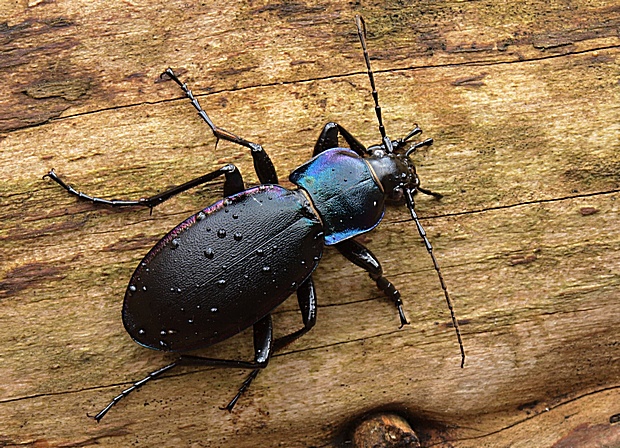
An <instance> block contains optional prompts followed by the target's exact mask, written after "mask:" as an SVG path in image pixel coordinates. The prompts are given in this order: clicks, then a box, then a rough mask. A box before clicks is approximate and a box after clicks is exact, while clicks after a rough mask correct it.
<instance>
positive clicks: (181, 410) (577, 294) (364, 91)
mask: <svg viewBox="0 0 620 448" xmlns="http://www.w3.org/2000/svg"><path fill="white" fill-rule="evenodd" d="M403 3H404V2H389V1H384V2H378V3H373V4H367V3H366V2H364V3H361V2H329V1H325V2H321V3H317V2H312V1H308V2H281V3H268V2H261V1H249V2H235V1H229V0H224V1H220V2H212V1H210V0H208V1H206V2H181V1H176V0H167V1H165V2H164V1H151V2H141V1H139V0H138V1H110V2H105V3H104V2H91V1H80V0H72V1H65V0H58V1H55V2H46V1H37V0H29V1H28V2H26V1H21V2H9V1H7V0H2V2H1V4H0V92H2V95H0V127H1V132H2V133H1V134H0V157H1V161H0V176H1V179H2V182H1V183H0V194H1V197H0V201H1V207H0V218H1V220H2V226H1V228H0V238H1V239H2V243H1V244H0V251H1V253H0V255H1V256H0V260H1V261H0V266H1V272H0V325H1V326H2V329H3V331H2V332H1V334H0V338H1V339H0V341H1V342H0V347H1V350H0V378H2V382H1V383H2V386H0V391H1V392H0V446H36V447H40V446H90V445H95V444H97V446H196V447H197V446H214V447H217V446H235V447H256V446H267V447H268V446H286V447H309V446H317V447H326V446H340V444H342V443H344V442H346V440H347V438H348V437H349V436H348V435H347V431H349V430H350V429H351V427H352V425H353V423H354V422H355V421H356V420H358V419H359V418H360V417H361V416H362V415H364V414H366V413H368V412H370V411H377V410H382V409H384V410H391V411H395V412H397V413H399V414H401V415H403V416H405V417H407V418H408V420H409V421H410V423H411V424H412V426H413V428H414V430H415V431H416V434H417V435H418V436H419V437H420V439H421V442H422V445H423V446H455V447H479V446H490V447H495V446H497V447H507V446H511V447H526V446H527V447H529V446H538V447H551V446H555V447H568V446H592V447H596V446H620V424H618V423H615V424H613V423H610V421H613V420H614V418H612V416H614V415H617V414H619V413H620V326H619V325H618V322H619V321H620V307H619V306H618V303H619V299H620V293H619V290H618V287H619V285H620V250H619V249H620V238H619V232H618V228H619V224H618V219H619V208H620V205H619V202H618V199H619V198H620V81H619V80H620V59H619V58H620V37H619V34H618V29H620V7H619V6H618V3H617V2H613V1H608V2H605V1H600V2H596V1H594V2H585V1H577V0H576V1H572V2H559V1H553V0H552V1H525V2H502V1H490V2H486V3H482V2H448V3H443V2H440V3H433V4H431V5H427V6H421V4H420V5H403ZM355 14H362V15H363V16H364V17H365V18H366V22H367V25H368V29H369V36H368V45H369V50H370V52H371V56H372V58H373V60H372V63H373V67H374V69H375V71H376V80H377V86H378V89H379V95H380V101H381V105H382V107H383V111H384V119H385V125H386V128H387V130H388V133H389V134H390V136H392V137H393V138H396V137H400V136H404V135H405V134H406V133H407V132H408V131H409V130H410V129H411V128H412V127H413V125H414V123H418V124H419V125H420V126H421V127H422V128H423V129H424V131H425V134H424V135H425V136H429V137H433V138H434V139H435V145H434V146H433V147H431V148H428V149H424V150H423V151H421V152H420V153H419V154H418V155H417V156H416V161H417V165H418V173H419V175H420V177H421V179H422V183H423V185H424V186H426V187H427V188H430V189H433V190H437V191H439V192H441V193H443V194H444V195H445V197H444V198H443V199H442V200H441V201H437V200H434V199H432V198H429V197H425V196H419V197H418V200H417V209H418V214H419V215H420V216H422V217H424V218H425V219H424V220H423V221H422V222H423V225H424V226H425V228H426V231H427V232H428V234H429V237H430V239H431V241H432V243H433V245H434V247H435V249H436V253H437V257H438V259H439V263H440V265H441V266H442V269H443V274H444V276H445V278H446V281H447V283H448V286H449V288H450V289H451V292H452V295H453V299H454V302H455V308H456V312H457V314H458V317H459V319H460V323H461V330H462V332H463V339H464V343H465V349H466V352H467V356H468V357H467V362H466V365H465V368H464V369H460V368H459V352H458V347H457V345H456V338H455V336H454V333H453V331H452V328H450V326H449V314H448V312H447V310H446V308H445V305H444V302H443V299H442V296H441V290H440V289H439V286H438V282H437V278H436V276H435V275H434V272H433V270H432V265H431V262H430V260H429V257H428V255H427V254H426V252H425V250H424V248H423V246H422V245H421V243H420V241H419V237H418V235H417V233H416V231H415V227H414V225H413V224H412V223H411V222H408V220H407V211H406V209H404V208H398V207H395V208H394V207H393V208H390V209H389V210H388V211H387V213H386V218H385V219H384V221H383V222H382V224H381V225H380V226H379V227H378V228H377V229H376V230H375V231H373V232H371V233H369V234H368V235H366V236H365V237H364V238H363V241H365V243H367V244H368V246H369V247H370V248H371V249H372V250H373V252H374V253H375V254H376V255H377V256H378V257H379V258H380V259H381V261H382V263H383V266H384V268H385V272H386V275H387V276H388V278H390V279H391V280H392V281H393V282H394V283H395V284H396V285H397V286H398V287H399V288H400V290H401V292H402V294H403V298H404V301H405V309H406V312H407V314H408V316H409V319H410V320H411V323H412V324H411V325H410V326H407V327H405V328H403V329H401V330H399V329H398V317H397V314H396V312H395V310H394V309H393V306H392V305H391V304H390V303H389V302H388V301H387V300H385V299H384V298H382V297H381V295H380V294H379V292H378V291H377V290H376V288H375V286H374V284H373V283H372V282H371V281H370V280H369V279H368V277H367V275H366V274H365V273H363V272H362V271H360V270H359V269H358V268H356V267H354V266H352V265H350V264H349V263H347V262H344V261H343V259H342V258H341V257H340V256H339V254H337V253H336V252H335V251H333V250H327V251H326V253H325V256H324V259H323V261H322V262H321V264H320V266H319V267H318V269H317V271H316V273H315V282H316V284H317V290H318V291H317V292H318V297H319V309H318V323H317V325H316V327H315V328H314V329H313V330H312V331H311V332H310V333H309V334H308V335H307V336H305V337H304V338H302V339H300V340H299V341H298V342H296V343H295V344H293V345H291V346H290V347H288V348H287V349H286V350H285V351H284V352H283V353H280V354H278V355H277V356H275V357H274V358H273V359H272V361H271V364H270V365H269V367H268V368H267V369H266V371H264V372H263V373H261V375H260V376H259V377H258V379H257V380H256V381H255V383H254V384H253V385H252V387H251V389H250V391H249V392H248V393H247V394H246V395H245V396H244V397H243V398H242V399H241V401H240V402H239V404H238V406H237V408H236V409H235V411H234V412H233V413H232V414H229V413H226V412H223V411H220V410H219V409H218V406H222V405H224V404H225V403H226V402H227V401H228V400H229V399H230V398H231V397H232V395H233V394H234V392H235V391H236V389H237V387H238V386H239V384H240V382H241V381H242V379H243V378H244V375H245V372H242V371H236V370H234V371H230V370H222V369H209V368H182V369H179V370H178V371H176V372H174V373H171V374H170V375H168V377H167V378H165V379H163V380H158V381H154V382H152V383H151V384H149V385H148V386H146V387H145V388H143V389H142V390H141V391H139V392H137V393H135V394H134V395H133V396H131V397H128V398H127V399H126V400H124V401H123V402H121V403H119V405H118V406H116V407H115V408H114V409H113V410H112V411H111V412H110V414H109V415H108V416H107V417H106V418H105V419H104V420H103V421H102V422H101V423H100V424H96V423H95V422H94V421H92V420H91V419H89V418H88V417H87V414H91V415H92V414H94V413H96V412H97V411H99V410H100V409H101V408H102V407H103V406H105V404H107V403H108V401H109V400H110V399H111V398H112V397H113V396H115V395H117V394H118V393H119V392H120V391H121V390H122V389H123V388H125V387H127V386H128V385H129V384H131V382H132V381H135V380H137V379H140V378H142V377H143V376H144V375H145V374H146V373H147V372H149V371H152V370H154V369H156V368H158V367H160V366H162V365H164V364H165V363H167V362H169V361H170V360H172V359H173V357H172V356H170V355H166V354H163V353H159V352H154V351H149V350H146V349H143V348H141V347H139V346H137V345H136V344H135V343H134V342H133V341H132V340H131V339H130V337H129V336H128V335H127V334H126V333H125V331H124V329H123V326H122V323H121V317H120V307H121V303H122V297H123V294H124V290H125V288H126V286H127V281H128V279H129V277H130V275H131V273H132V272H133V269H134V268H135V266H136V265H137V263H138V262H139V261H140V259H141V258H142V257H143V256H144V254H145V253H146V251H147V250H148V249H149V248H150V247H151V246H152V245H153V244H154V243H155V242H156V241H157V240H158V239H159V238H160V237H161V236H162V235H163V234H164V233H165V232H167V231H168V230H169V229H171V228H172V227H174V226H175V225H176V224H177V223H178V222H180V221H181V220H183V219H184V218H185V217H186V216H188V215H189V214H191V213H194V212H195V211H197V210H199V209H200V208H202V207H204V206H206V205H208V204H210V203H212V202H213V201H215V200H216V198H218V196H219V195H220V194H221V184H220V185H218V184H215V185H212V186H209V187H206V188H202V189H198V190H196V191H193V192H191V193H187V194H184V195H182V196H180V197H178V198H175V199H173V200H170V201H169V202H168V203H166V204H165V205H163V206H161V207H158V208H156V209H155V210H154V211H153V214H152V215H149V212H148V211H147V210H140V209H137V210H128V211H127V210H126V211H120V212H119V211H116V210H110V209H106V208H97V207H94V206H93V205H92V204H88V203H84V202H80V201H78V200H76V199H75V198H73V197H70V196H69V195H67V194H66V193H65V192H64V191H62V190H61V189H60V188H59V187H58V186H57V185H54V184H52V182H50V181H49V180H42V179H41V177H42V175H43V174H45V173H46V172H47V170H49V169H50V168H52V167H53V168H55V169H56V171H57V172H58V173H59V174H61V175H62V176H64V178H65V179H66V180H67V181H68V182H70V183H72V184H73V185H75V186H76V187H78V188H79V189H81V190H83V191H85V192H89V193H92V194H97V195H99V196H102V197H107V198H112V197H123V198H124V197H133V198H138V197H142V196H146V195H149V194H153V193H155V192H157V191H160V190H162V189H164V188H165V187H166V186H169V185H173V184H178V183H181V182H184V181H186V180H189V179H191V178H193V177H196V176H198V175H200V174H203V173H206V172H209V171H211V170H213V169H214V168H216V167H219V166H221V165H222V164H224V163H226V162H234V163H235V164H237V165H238V166H239V167H240V169H241V170H242V172H243V173H244V176H245V179H246V181H248V182H249V183H255V182H256V177H255V175H254V174H253V170H252V164H251V157H250V156H249V154H248V153H247V151H245V150H244V149H243V148H240V147H237V146H235V145H231V144H228V143H225V142H222V143H220V145H219V146H218V148H217V151H216V150H215V149H214V143H215V142H214V139H213V137H212V136H211V134H210V132H209V131H208V129H207V128H206V126H205V125H204V124H203V123H201V121H200V120H199V118H198V117H197V116H196V114H195V112H194V110H193V109H192V108H191V106H190V105H189V103H188V101H187V100H185V99H183V98H182V95H181V93H180V92H179V89H178V88H177V86H175V85H174V84H173V83H171V82H159V80H158V76H159V74H160V73H161V72H162V71H163V70H164V69H165V68H167V67H169V66H170V67H172V68H174V69H175V70H176V71H177V72H178V73H179V74H180V76H181V78H182V79H184V80H186V81H187V82H188V83H189V85H190V87H191V88H192V89H193V90H194V92H195V93H196V94H197V95H198V96H199V99H200V101H201V103H202V104H203V106H204V107H205V109H206V110H207V111H208V112H209V113H210V115H211V117H212V118H213V120H214V121H215V122H216V123H217V124H219V125H221V126H223V127H225V128H227V129H229V130H231V131H234V132H236V133H238V134H239V135H241V136H243V137H245V138H247V139H249V140H252V141H255V142H259V143H261V144H263V145H264V147H265V148H266V149H267V150H268V151H269V154H270V155H271V157H272V159H273V161H274V163H275V165H276V168H277V170H278V172H279V173H280V177H281V179H283V180H285V179H286V177H287V174H288V172H290V171H291V170H292V169H293V168H294V167H296V166H298V165H300V164H301V163H303V162H304V161H305V160H307V159H308V158H309V155H310V153H311V148H312V146H313V144H314V141H315V140H316V138H317V136H318V134H319V132H320V130H321V128H322V126H323V125H324V124H325V123H326V122H327V121H337V122H339V123H340V124H342V125H343V126H344V127H346V128H347V129H348V130H349V131H350V132H351V133H352V134H354V135H355V136H357V137H358V138H360V140H361V141H363V142H365V143H366V144H373V143H377V142H378V130H377V126H376V120H375V117H374V113H373V110H372V98H371V96H370V93H369V86H368V79H367V77H366V75H365V68H364V65H363V58H362V53H361V50H360V46H359V43H358V42H357V38H356V35H355V26H354V21H353V17H354V15H355ZM283 183H284V184H285V185H290V184H288V183H287V182H286V181H283ZM274 317H275V325H276V331H277V333H278V334H283V333H285V332H288V331H291V330H292V329H296V328H297V327H299V325H300V317H299V313H298V311H297V310H296V304H295V300H294V299H293V300H289V301H287V302H286V303H285V304H284V305H283V306H281V307H280V308H279V309H278V311H277V312H276V314H275V316H274ZM250 339H251V336H250V335H248V334H243V335H241V336H239V337H237V338H235V339H233V340H231V341H228V342H226V343H223V344H221V345H220V346H217V347H212V348H211V349H208V350H205V351H204V353H206V354H208V355H209V356H221V357H224V356H227V357H243V356H251V349H250V347H251V342H250ZM616 420H617V417H616Z"/></svg>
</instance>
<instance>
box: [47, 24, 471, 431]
mask: <svg viewBox="0 0 620 448" xmlns="http://www.w3.org/2000/svg"><path fill="white" fill-rule="evenodd" d="M356 25H357V32H358V36H359V39H360V42H361V45H362V49H363V53H364V59H365V62H366V68H367V72H368V77H369V79H370V84H371V87H372V96H373V99H374V103H375V112H376V115H377V119H378V122H379V131H380V133H381V143H380V144H378V145H374V146H371V147H369V148H366V147H365V146H364V145H362V144H361V143H360V142H359V141H358V140H357V139H356V138H355V137H353V136H352V135H351V134H350V133H349V132H347V131H346V130H345V129H344V128H343V127H342V126H340V125H339V124H337V123H328V124H327V125H325V127H324V128H323V131H322V132H321V134H320V136H319V138H318V140H317V142H316V144H315V147H314V152H313V158H312V159H311V160H309V161H308V162H306V163H305V164H303V165H302V166H300V167H299V168H297V169H296V170H294V171H293V173H291V175H290V177H289V179H290V181H291V182H292V183H293V184H295V185H296V186H297V188H296V189H286V188H284V187H282V186H280V185H278V176H277V174H276V171H275V168H274V166H273V164H272V162H271V160H270V158H269V156H268V155H267V153H266V152H265V151H264V150H263V148H262V146H260V145H258V144H256V143H252V142H250V141H247V140H245V139H243V138H241V137H238V136H237V135H235V134H233V133H231V132H229V131H226V130H224V129H222V128H220V127H218V126H216V125H215V124H213V122H212V121H211V118H210V117H209V116H208V115H207V113H206V112H205V111H204V110H203V109H202V107H201V106H200V104H199V103H198V100H197V99H196V98H195V96H194V95H193V93H192V91H191V90H189V88H188V87H187V85H186V84H184V83H182V82H181V81H180V80H179V78H178V77H177V76H176V75H175V73H174V72H173V71H172V70H171V69H167V70H166V71H165V72H164V73H162V75H161V76H162V78H164V77H167V78H169V79H171V80H172V81H174V82H175V83H176V84H178V85H179V86H180V88H181V89H182V90H183V92H184V93H185V96H186V97H187V98H188V99H189V100H190V101H191V103H192V105H193V106H194V107H195V109H196V110H197V111H198V114H199V115H200V117H201V118H202V119H203V120H204V121H205V122H206V123H207V125H208V126H209V128H210V129H211V131H212V132H213V134H214V136H215V137H216V139H218V140H219V139H224V140H227V141H230V142H233V143H236V144H238V145H241V146H244V147H246V148H248V149H249V150H250V153H251V155H252V158H253V161H254V168H255V171H256V173H257V175H258V178H259V181H260V183H261V184H260V185H258V186H256V187H253V188H250V189H245V186H244V182H243V178H242V176H241V173H240V172H239V170H238V169H237V168H236V167H235V166H234V165H232V164H228V165H225V166H223V167H222V168H220V169H218V170H216V171H213V172H211V173H208V174H205V175H204V176H201V177H199V178H196V179H193V180H191V181H189V182H186V183H184V184H182V185H179V186H177V187H174V188H171V189H169V190H166V191H164V192H162V193H160V194H157V195H155V196H152V197H149V198H143V199H139V200H107V199H101V198H97V197H94V196H90V195H87V194H84V193H81V192H79V191H77V190H75V189H74V188H73V187H72V186H70V185H68V184H67V183H65V182H64V181H63V180H62V179H60V178H59V177H58V176H57V174H56V173H55V172H54V170H53V169H52V170H51V171H50V172H49V173H48V174H46V176H45V177H49V178H50V179H52V180H53V181H55V182H56V183H58V184H59V185H60V186H61V187H63V188H64V189H65V190H67V191H68V192H69V193H71V194H73V195H75V196H77V197H78V198H80V199H84V200H88V201H91V202H93V203H96V204H102V205H107V206H112V207H125V206H144V207H148V208H149V209H152V208H153V207H155V206H157V205H159V204H161V203H162V202H164V201H166V200H168V199H169V198H171V197H173V196H175V195H176V194H179V193H181V192H183V191H186V190H188V189H190V188H193V187H196V186H198V185H201V184H205V183H207V182H210V181H212V180H214V179H216V178H218V177H221V176H224V196H225V197H224V199H222V200H221V201H218V202H216V203H215V204H213V205H211V206H209V207H207V208H205V209H203V210H201V211H199V212H198V213H196V214H195V215H193V216H190V217H189V218H187V219H186V220H185V221H183V222H182V223H181V224H179V225H178V226H177V227H175V228H174V229H172V230H171V231H170V232H169V233H168V234H167V235H166V236H164V237H163V238H162V239H161V241H159V242H158V243H157V244H156V245H155V246H154V247H153V248H152V249H151V250H150V251H149V252H148V254H147V255H146V256H145V257H144V259H143V260H142V262H141V263H140V264H139V265H138V267H137V268H136V270H135V272H134V274H133V276H132V277H131V280H130V281H129V285H128V287H127V291H126V293H125V299H124V302H123V311H122V317H123V324H124V326H125V329H126V330H127V332H128V333H129V335H130V336H131V337H132V338H133V339H134V340H135V341H136V342H137V343H138V344H140V345H143V346H145V347H148V348H151V349H156V350H162V351H170V352H181V353H185V352H187V351H191V350H194V349H199V348H205V347H208V346H210V345H213V344H215V343H217V342H220V341H224V340H226V339H229V338H230V337H232V336H234V335H236V334H238V333H240V332H241V331H243V330H245V329H246V328H248V327H252V328H253V333H254V360H253V361H243V360H229V359H213V358H205V357H199V356H193V355H189V354H183V355H181V356H180V357H179V358H178V359H177V360H176V361H175V362H173V363H171V364H168V365H167V366H164V367H162V368H161V369H159V370H156V371H154V372H152V373H150V374H149V375H148V376H147V377H145V378H144V379H142V380H140V381H138V382H136V383H134V384H133V385H132V386H131V387H129V388H128V389H126V390H124V391H122V392H121V393H120V394H119V395H118V396H117V397H115V398H114V399H113V400H112V401H111V402H110V403H109V404H108V405H107V406H106V407H105V408H104V409H103V410H102V411H100V412H99V413H98V414H97V415H95V416H94V418H95V419H96V420H97V421H99V420H101V418H103V416H104V415H105V414H106V413H107V412H108V411H109V410H110V409H111V408H112V407H113V406H114V405H115V404H116V403H118V402H119V401H120V400H121V399H122V398H123V397H125V396H127V395H128V394H130V393H131V392H132V391H134V390H135V389H137V388H138V387H141V386H142V385H144V384H145V383H147V382H148V381H150V380H151V379H153V378H156V377H158V376H160V375H161V374H163V373H164V372H167V371H169V370H171V369H172V368H174V367H176V366H178V365H181V364H200V365H208V366H220V367H230V368H243V369H252V372H251V373H250V375H249V376H248V377H247V379H246V380H245V381H244V382H243V384H242V385H241V387H240V388H239V390H238V392H237V393H236V395H235V396H234V398H233V399H232V400H231V401H230V402H229V403H228V405H226V406H225V407H224V409H228V410H229V411H230V410H232V409H233V407H234V406H235V404H236V403H237V401H238V400H239V398H240V397H241V395H242V394H243V392H244V391H245V390H246V389H247V388H248V387H249V385H250V383H251V382H252V380H253V379H254V378H256V376H257V375H258V372H259V370H260V369H262V368H264V367H266V366H267V364H268V362H269V359H270V357H271V356H272V354H273V353H274V352H276V351H278V350H280V349H282V348H283V347H284V346H286V345H288V344H289V343H291V342H293V341H294V340H296V339H297V338H299V337H300V336H302V335H303V334H304V333H306V332H308V331H309V330H310V329H311V328H312V327H313V326H314V324H315V322H316V311H317V298H316V294H315V288H314V284H313V280H312V272H313V271H314V269H315V268H316V266H317V265H318V263H319V260H320V259H321V256H322V253H323V248H324V247H325V246H326V245H327V246H334V247H336V249H338V251H339V252H340V253H341V254H342V255H344V256H345V257H346V258H347V259H348V260H350V261H351V262H352V263H354V264H356V265H357V266H359V267H361V268H363V269H365V270H366V271H367V272H368V274H369V275H370V277H371V278H372V279H373V280H374V281H375V282H376V284H377V287H378V288H379V289H380V290H381V291H383V293H384V294H385V295H386V296H387V297H388V298H389V299H391V300H392V301H393V302H394V304H395V306H396V308H397V310H398V314H399V318H400V324H401V327H402V326H404V325H406V324H408V323H409V322H408V321H407V319H406V317H405V313H404V311H403V304H402V300H401V297H400V293H399V292H398V290H397V289H396V287H395V286H394V285H393V284H392V283H391V282H390V281H389V280H387V279H386V278H385V277H384V276H383V269H382V268H381V264H380V263H379V261H378V260H377V258H376V257H375V256H374V255H373V254H372V252H371V251H370V250H368V249H367V248H366V247H364V246H363V245H362V244H361V243H359V242H358V241H356V240H355V239H353V237H355V236H357V235H360V234H363V233H365V232H368V231H370V230H372V229H373V228H374V227H375V226H377V225H378V224H379V222H380V221H381V219H382V218H383V214H384V211H385V204H386V202H396V203H402V202H403V200H404V203H405V204H406V206H407V208H408V209H409V211H410V214H411V218H412V220H413V221H414V223H415V225H416V227H417V230H418V232H419V234H420V236H421V238H422V240H423V242H424V245H425V247H426V249H427V251H428V253H429V254H430V256H431V259H432V261H433V266H434V269H435V271H436V272H437V276H438V278H439V281H440V284H441V287H442V290H443V292H444V296H445V299H446V302H447V304H448V307H449V310H450V313H451V318H452V323H453V326H454V328H455V331H456V334H457V338H458V343H459V347H460V351H461V367H463V365H464V362H465V352H464V348H463V343H462V340H461V334H460V330H459V326H458V322H457V320H456V317H455V314H454V310H453V307H452V302H451V300H450V296H449V293H448V289H447V287H446V284H445V281H444V279H443V276H442V274H441V270H440V269H439V265H438V263H437V260H436V258H435V256H434V254H433V248H432V246H431V244H430V242H429V240H428V238H427V236H426V233H425V231H424V229H423V228H422V225H421V224H420V221H419V219H418V217H417V214H416V212H415V203H414V199H413V198H414V195H415V194H416V193H418V192H422V193H425V194H429V195H433V196H435V197H438V198H440V197H441V195H440V194H438V193H434V192H432V191H429V190H426V189H424V188H421V187H420V180H419V178H418V176H417V174H416V171H415V166H414V164H413V162H412V161H411V160H410V155H411V154H412V153H413V152H414V151H415V150H416V149H418V148H420V147H423V146H428V145H431V144H432V140H431V139H427V140H423V141H419V142H415V143H411V142H409V140H411V139H412V138H413V137H414V136H417V135H419V134H420V133H421V132H422V131H421V130H420V128H418V127H417V126H415V128H414V129H413V130H412V131H411V132H409V133H408V134H407V136H406V137H404V138H401V139H397V140H391V139H390V138H389V137H388V136H387V134H386V132H385V128H384V126H383V121H382V118H381V108H380V106H379V101H378V94H377V90H376V87H375V81H374V75H373V72H372V70H371V68H370V58H369V56H368V51H367V48H366V40H365V35H366V27H365V23H364V21H363V19H362V18H361V17H359V16H358V17H356ZM339 137H342V138H343V139H344V140H345V141H346V143H347V144H348V146H349V147H348V148H343V147H339V146H338V138H339ZM293 293H296V294H297V299H298V302H299V308H300V310H301V314H302V320H303V326H302V327H301V328H300V329H298V330H297V331H294V332H292V333H290V334H288V335H286V336H283V337H280V338H277V339H274V338H273V331H272V322H271V314H270V313H271V312H272V311H273V310H274V309H275V308H276V307H277V306H278V305H280V304H281V303H282V302H283V301H284V300H286V299H287V298H288V297H289V296H290V295H291V294H293Z"/></svg>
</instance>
